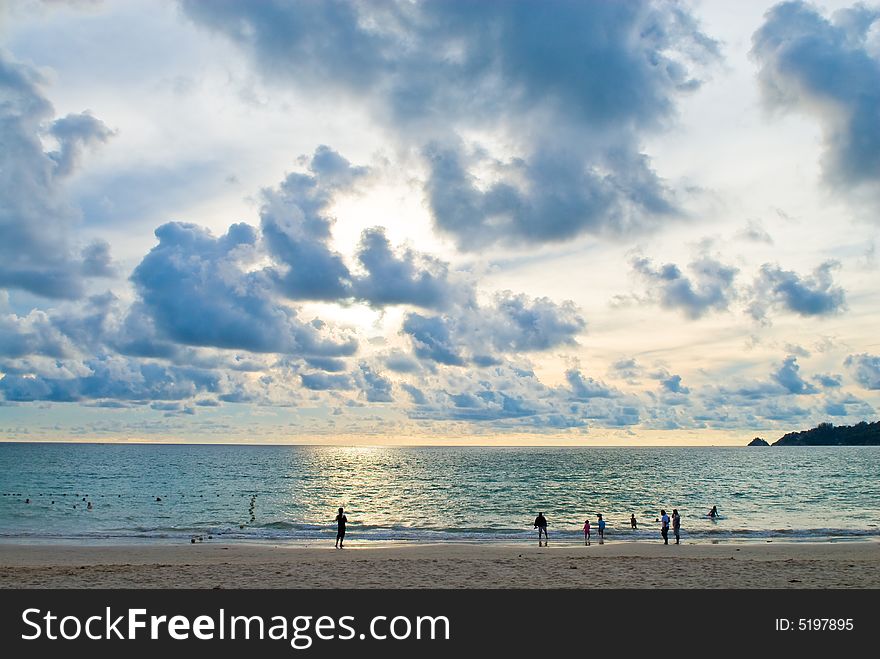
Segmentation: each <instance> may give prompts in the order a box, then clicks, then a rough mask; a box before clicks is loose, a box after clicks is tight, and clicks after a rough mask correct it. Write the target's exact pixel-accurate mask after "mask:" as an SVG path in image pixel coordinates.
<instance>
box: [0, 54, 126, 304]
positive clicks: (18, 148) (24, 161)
mask: <svg viewBox="0 0 880 659" xmlns="http://www.w3.org/2000/svg"><path fill="white" fill-rule="evenodd" d="M43 82H44V81H43V79H42V78H41V76H40V75H39V74H38V73H37V72H36V71H34V70H33V69H31V68H30V67H28V66H26V65H24V64H20V63H17V62H14V61H13V60H11V59H10V58H9V57H8V56H7V55H6V54H5V53H4V52H3V51H0V99H2V101H0V145H2V148H0V199H2V200H3V202H2V204H0V287H5V288H12V289H21V290H24V291H28V292H30V293H33V294H36V295H41V296H44V297H48V298H56V299H75V298H79V297H81V296H82V295H83V294H84V293H85V287H86V280H87V279H88V278H91V277H100V276H109V275H111V274H112V268H111V266H110V255H109V251H108V249H107V244H106V243H104V242H96V243H92V244H90V245H84V244H79V243H78V242H77V241H76V240H75V239H74V238H73V229H74V227H75V225H76V224H77V223H78V222H79V220H80V211H79V209H77V208H76V207H75V206H74V205H73V204H72V203H71V202H70V200H69V199H68V197H67V195H66V194H65V188H64V181H65V179H66V178H67V177H69V176H70V174H72V173H73V172H74V171H75V169H76V165H77V161H78V157H79V155H80V153H81V152H82V150H83V148H84V147H87V146H90V145H94V144H98V143H101V142H103V141H105V140H106V139H108V137H109V136H110V134H111V132H110V130H109V129H108V128H107V127H106V126H105V125H104V124H103V123H102V122H101V121H100V120H98V119H96V118H94V117H92V116H91V115H89V114H86V113H84V114H79V115H75V114H70V115H67V116H66V117H63V118H61V119H53V117H54V109H53V108H52V105H51V104H50V103H49V101H48V100H47V99H46V98H45V97H44V96H43V94H42V92H41V90H40V88H39V86H40V85H41V84H42V83H43ZM44 139H45V140H47V141H51V140H54V141H55V142H57V144H58V150H57V151H46V150H44V147H43V140H44Z"/></svg>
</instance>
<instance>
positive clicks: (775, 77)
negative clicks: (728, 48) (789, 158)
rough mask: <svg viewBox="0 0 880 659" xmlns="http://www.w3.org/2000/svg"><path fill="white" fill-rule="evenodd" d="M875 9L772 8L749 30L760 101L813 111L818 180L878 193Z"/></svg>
mask: <svg viewBox="0 0 880 659" xmlns="http://www.w3.org/2000/svg"><path fill="white" fill-rule="evenodd" d="M878 20H880V10H878V9H877V8H873V7H868V6H866V5H864V4H861V3H859V4H856V5H854V6H853V7H850V8H847V9H841V10H839V11H837V12H835V13H834V14H833V15H832V17H831V18H830V19H829V18H826V17H825V16H823V15H822V14H820V13H819V10H818V9H817V8H816V7H815V6H813V5H810V4H807V3H805V2H784V3H780V4H778V5H775V6H774V7H772V8H771V9H770V10H769V11H768V12H767V14H766V15H765V20H764V24H763V25H762V26H761V27H760V29H758V30H757V31H756V32H755V34H754V35H753V36H752V51H751V54H752V56H753V57H754V58H755V60H756V61H757V62H758V64H759V66H760V70H759V73H758V80H759V82H760V86H761V93H762V97H763V99H764V102H765V103H766V104H767V105H768V106H770V107H771V108H774V109H779V110H783V111H798V112H801V113H804V114H807V115H809V116H811V117H814V118H815V119H816V120H817V121H818V122H819V124H820V125H821V127H822V130H823V132H824V136H825V153H824V155H823V159H822V165H823V175H824V178H825V181H826V182H827V183H829V184H831V185H832V186H835V187H845V188H858V187H860V186H865V185H866V186H870V187H871V188H872V189H873V190H874V191H875V193H876V192H878V191H880V85H878V83H877V80H878V79H880V56H878V55H880V52H878V50H877V49H876V47H875V46H873V45H872V38H873V37H872V35H876V30H877V26H878V24H880V22H878Z"/></svg>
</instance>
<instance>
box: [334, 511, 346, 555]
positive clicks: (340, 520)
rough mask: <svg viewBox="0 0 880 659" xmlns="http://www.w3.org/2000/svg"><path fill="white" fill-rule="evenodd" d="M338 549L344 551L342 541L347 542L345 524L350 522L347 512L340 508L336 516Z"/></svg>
mask: <svg viewBox="0 0 880 659" xmlns="http://www.w3.org/2000/svg"><path fill="white" fill-rule="evenodd" d="M335 521H336V548H337V549H342V541H343V540H345V523H346V522H347V521H348V517H346V516H345V511H344V510H343V509H342V508H340V509H339V514H338V515H337V516H336V520H335Z"/></svg>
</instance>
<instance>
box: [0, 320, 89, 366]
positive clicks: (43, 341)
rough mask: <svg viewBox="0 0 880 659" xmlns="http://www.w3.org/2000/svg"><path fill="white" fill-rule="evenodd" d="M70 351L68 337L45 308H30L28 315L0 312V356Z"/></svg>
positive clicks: (50, 353) (56, 353)
mask: <svg viewBox="0 0 880 659" xmlns="http://www.w3.org/2000/svg"><path fill="white" fill-rule="evenodd" d="M72 352H73V346H72V345H71V344H70V341H69V339H68V338H67V337H66V336H64V334H63V333H62V332H60V331H59V330H58V328H57V327H55V326H54V325H53V323H52V321H51V319H50V317H49V315H48V314H47V313H46V312H45V311H41V310H39V309H33V310H32V311H31V312H30V313H29V314H28V315H27V316H17V315H15V314H5V315H0V357H5V358H16V357H23V356H27V355H45V356H47V357H55V358H61V357H65V356H67V355H70V354H71V353H72Z"/></svg>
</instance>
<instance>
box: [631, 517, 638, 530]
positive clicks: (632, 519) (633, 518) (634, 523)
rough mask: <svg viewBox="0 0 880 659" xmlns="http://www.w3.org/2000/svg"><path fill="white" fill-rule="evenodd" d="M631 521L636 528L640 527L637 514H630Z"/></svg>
mask: <svg viewBox="0 0 880 659" xmlns="http://www.w3.org/2000/svg"><path fill="white" fill-rule="evenodd" d="M629 523H630V526H632V527H633V528H634V529H637V528H639V527H638V522H637V521H636V516H635V515H630V516H629Z"/></svg>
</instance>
